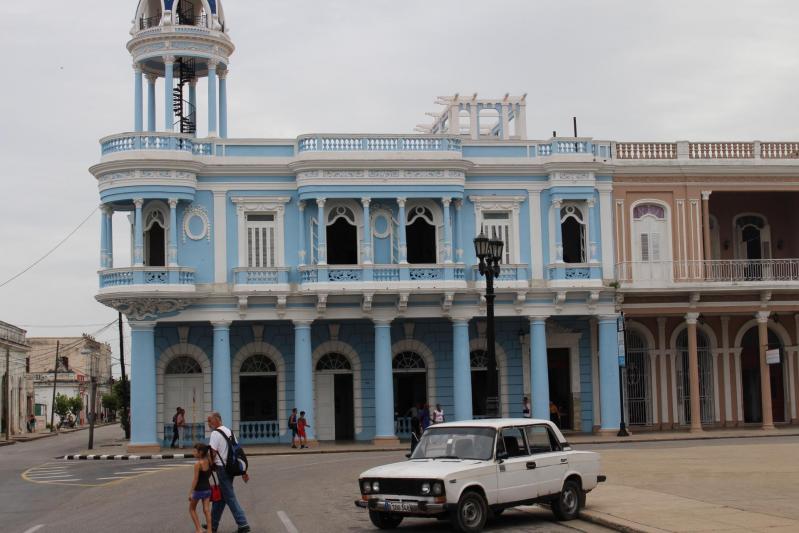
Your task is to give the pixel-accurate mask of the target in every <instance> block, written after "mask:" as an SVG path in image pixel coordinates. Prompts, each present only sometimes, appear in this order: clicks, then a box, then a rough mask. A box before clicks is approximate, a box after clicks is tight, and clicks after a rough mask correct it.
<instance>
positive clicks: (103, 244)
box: [100, 205, 109, 268]
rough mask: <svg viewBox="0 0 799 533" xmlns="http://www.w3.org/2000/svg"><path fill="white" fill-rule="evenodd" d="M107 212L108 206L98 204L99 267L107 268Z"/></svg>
mask: <svg viewBox="0 0 799 533" xmlns="http://www.w3.org/2000/svg"><path fill="white" fill-rule="evenodd" d="M108 212H109V209H108V206H106V205H101V206H100V268H108V217H109V214H108Z"/></svg>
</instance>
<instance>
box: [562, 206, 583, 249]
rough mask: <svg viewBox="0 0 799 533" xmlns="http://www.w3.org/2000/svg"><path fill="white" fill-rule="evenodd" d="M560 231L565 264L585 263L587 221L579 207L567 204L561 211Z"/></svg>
mask: <svg viewBox="0 0 799 533" xmlns="http://www.w3.org/2000/svg"><path fill="white" fill-rule="evenodd" d="M560 229H561V236H562V242H563V262H564V263H585V261H586V253H585V250H586V242H585V219H584V218H583V212H582V211H581V210H580V208H579V207H577V206H576V205H573V204H567V205H565V206H563V207H562V208H561V209H560Z"/></svg>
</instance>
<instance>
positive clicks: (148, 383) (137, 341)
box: [128, 321, 160, 451]
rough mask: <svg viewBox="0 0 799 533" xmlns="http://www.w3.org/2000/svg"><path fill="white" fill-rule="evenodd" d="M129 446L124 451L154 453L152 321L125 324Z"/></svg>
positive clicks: (156, 419) (154, 393)
mask: <svg viewBox="0 0 799 533" xmlns="http://www.w3.org/2000/svg"><path fill="white" fill-rule="evenodd" d="M129 324H130V329H131V337H130V352H131V356H130V380H131V384H133V385H132V386H131V388H130V419H131V420H130V422H131V427H130V443H129V444H128V451H158V450H159V449H160V446H159V442H158V428H157V427H156V424H157V423H158V412H157V408H156V381H155V335H154V332H155V322H134V321H131V322H129Z"/></svg>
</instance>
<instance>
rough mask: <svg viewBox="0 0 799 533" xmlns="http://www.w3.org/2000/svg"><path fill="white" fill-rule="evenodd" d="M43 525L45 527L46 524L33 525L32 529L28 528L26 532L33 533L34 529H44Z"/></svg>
mask: <svg viewBox="0 0 799 533" xmlns="http://www.w3.org/2000/svg"><path fill="white" fill-rule="evenodd" d="M43 527H44V524H39V525H37V526H33V527H32V528H30V529H26V530H25V533H33V532H34V531H39V530H40V529H42V528H43Z"/></svg>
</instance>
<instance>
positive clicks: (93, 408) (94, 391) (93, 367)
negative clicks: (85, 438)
mask: <svg viewBox="0 0 799 533" xmlns="http://www.w3.org/2000/svg"><path fill="white" fill-rule="evenodd" d="M96 355H97V352H96V351H93V352H92V354H91V356H90V357H91V365H90V367H89V373H90V374H91V380H92V382H91V383H92V392H91V396H90V397H91V404H92V405H91V411H90V412H89V449H90V450H93V449H94V419H95V418H97V408H96V405H97V368H96V365H95V364H94V361H95V359H96Z"/></svg>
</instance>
